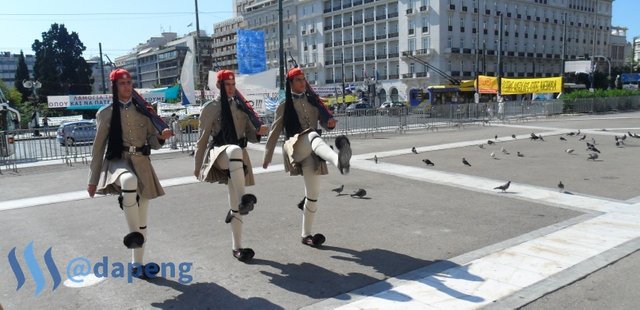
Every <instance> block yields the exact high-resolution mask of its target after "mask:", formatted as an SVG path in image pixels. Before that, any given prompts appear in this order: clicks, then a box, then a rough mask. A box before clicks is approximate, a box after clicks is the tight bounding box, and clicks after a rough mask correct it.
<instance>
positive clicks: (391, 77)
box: [389, 73, 400, 80]
mask: <svg viewBox="0 0 640 310" xmlns="http://www.w3.org/2000/svg"><path fill="white" fill-rule="evenodd" d="M399 77H400V76H399V75H398V74H397V73H396V74H389V80H397V79H398V78H399Z"/></svg>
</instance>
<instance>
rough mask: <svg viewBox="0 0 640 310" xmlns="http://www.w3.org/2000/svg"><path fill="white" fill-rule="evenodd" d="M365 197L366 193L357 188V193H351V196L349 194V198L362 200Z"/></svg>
mask: <svg viewBox="0 0 640 310" xmlns="http://www.w3.org/2000/svg"><path fill="white" fill-rule="evenodd" d="M365 195H367V191H365V190H364V189H362V188H359V189H358V190H357V191H355V192H353V194H351V197H354V198H355V197H357V198H363V197H364V196H365Z"/></svg>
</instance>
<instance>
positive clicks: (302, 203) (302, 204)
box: [298, 196, 307, 210]
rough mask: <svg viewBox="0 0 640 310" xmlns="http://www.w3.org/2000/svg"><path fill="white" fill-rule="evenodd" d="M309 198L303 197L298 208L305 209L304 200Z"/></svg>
mask: <svg viewBox="0 0 640 310" xmlns="http://www.w3.org/2000/svg"><path fill="white" fill-rule="evenodd" d="M306 200H307V197H306V196H305V197H302V200H300V202H298V209H300V210H304V202H305V201H306Z"/></svg>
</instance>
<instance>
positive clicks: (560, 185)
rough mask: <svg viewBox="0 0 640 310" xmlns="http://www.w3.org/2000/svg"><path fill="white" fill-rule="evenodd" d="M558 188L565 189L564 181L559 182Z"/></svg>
mask: <svg viewBox="0 0 640 310" xmlns="http://www.w3.org/2000/svg"><path fill="white" fill-rule="evenodd" d="M558 189H559V190H560V192H562V191H564V184H562V181H560V183H558Z"/></svg>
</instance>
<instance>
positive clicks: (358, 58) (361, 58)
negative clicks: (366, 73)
mask: <svg viewBox="0 0 640 310" xmlns="http://www.w3.org/2000/svg"><path fill="white" fill-rule="evenodd" d="M354 59H355V61H356V62H358V61H364V57H355V58H354Z"/></svg>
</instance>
